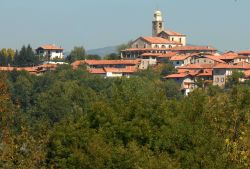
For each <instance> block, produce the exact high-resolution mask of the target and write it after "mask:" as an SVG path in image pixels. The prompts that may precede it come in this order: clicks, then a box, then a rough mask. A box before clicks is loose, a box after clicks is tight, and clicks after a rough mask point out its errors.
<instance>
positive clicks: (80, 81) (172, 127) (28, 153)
mask: <svg viewBox="0 0 250 169" xmlns="http://www.w3.org/2000/svg"><path fill="white" fill-rule="evenodd" d="M165 71H166V70H165ZM161 72H162V70H146V71H145V72H144V71H142V72H139V73H138V77H136V78H130V79H127V78H118V79H104V78H102V77H99V76H93V75H90V74H89V73H88V72H87V71H86V69H85V68H84V67H82V68H80V69H78V70H72V69H71V67H70V66H62V67H59V68H58V69H57V70H56V71H54V72H49V73H46V74H44V75H43V76H34V75H30V74H28V73H26V72H16V71H13V72H9V73H7V74H1V75H0V78H1V80H0V113H1V118H0V128H1V132H0V154H1V155H0V168H39V169H40V168H88V169H103V168H105V169H115V168H119V169H138V168H143V169H163V168H164V169H165V168H166V169H168V168H169V169H178V168H185V169H188V168H190V169H196V168H202V169H210V168H213V169H245V168H249V167H250V145H249V143H250V134H249V131H250V123H249V118H250V117H249V115H250V113H249V112H250V97H249V95H250V86H249V85H248V84H244V85H243V84H238V85H234V86H232V87H230V88H228V89H227V90H222V89H220V88H218V87H214V86H209V87H208V88H206V89H197V90H196V91H194V92H193V93H191V94H190V96H188V97H183V95H182V94H181V92H180V90H179V85H178V84H176V83H175V82H174V81H161V80H159V77H160V73H161Z"/></svg>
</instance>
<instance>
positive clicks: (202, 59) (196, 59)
mask: <svg viewBox="0 0 250 169" xmlns="http://www.w3.org/2000/svg"><path fill="white" fill-rule="evenodd" d="M191 63H197V64H218V63H225V62H224V61H223V60H221V59H219V57H218V56H217V55H210V54H203V53H199V54H194V55H193V57H192V61H191Z"/></svg>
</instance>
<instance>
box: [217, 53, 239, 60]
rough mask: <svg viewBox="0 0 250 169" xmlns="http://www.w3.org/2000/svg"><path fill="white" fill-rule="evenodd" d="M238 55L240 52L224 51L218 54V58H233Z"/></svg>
mask: <svg viewBox="0 0 250 169" xmlns="http://www.w3.org/2000/svg"><path fill="white" fill-rule="evenodd" d="M238 56H239V55H238V53H234V52H227V53H224V54H222V55H220V56H218V58H219V59H221V60H233V59H235V58H236V57H238Z"/></svg>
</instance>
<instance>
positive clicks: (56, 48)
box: [37, 45, 63, 50]
mask: <svg viewBox="0 0 250 169" xmlns="http://www.w3.org/2000/svg"><path fill="white" fill-rule="evenodd" d="M37 49H45V50H63V48H61V47H58V46H55V45H43V46H40V47H38V48H37Z"/></svg>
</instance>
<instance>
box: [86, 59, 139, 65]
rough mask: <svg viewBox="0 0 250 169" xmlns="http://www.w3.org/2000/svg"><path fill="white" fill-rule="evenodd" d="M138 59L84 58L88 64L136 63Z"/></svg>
mask: <svg viewBox="0 0 250 169" xmlns="http://www.w3.org/2000/svg"><path fill="white" fill-rule="evenodd" d="M140 62H141V60H140V59H135V60H85V63H86V64H88V65H138V64H139V63H140Z"/></svg>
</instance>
